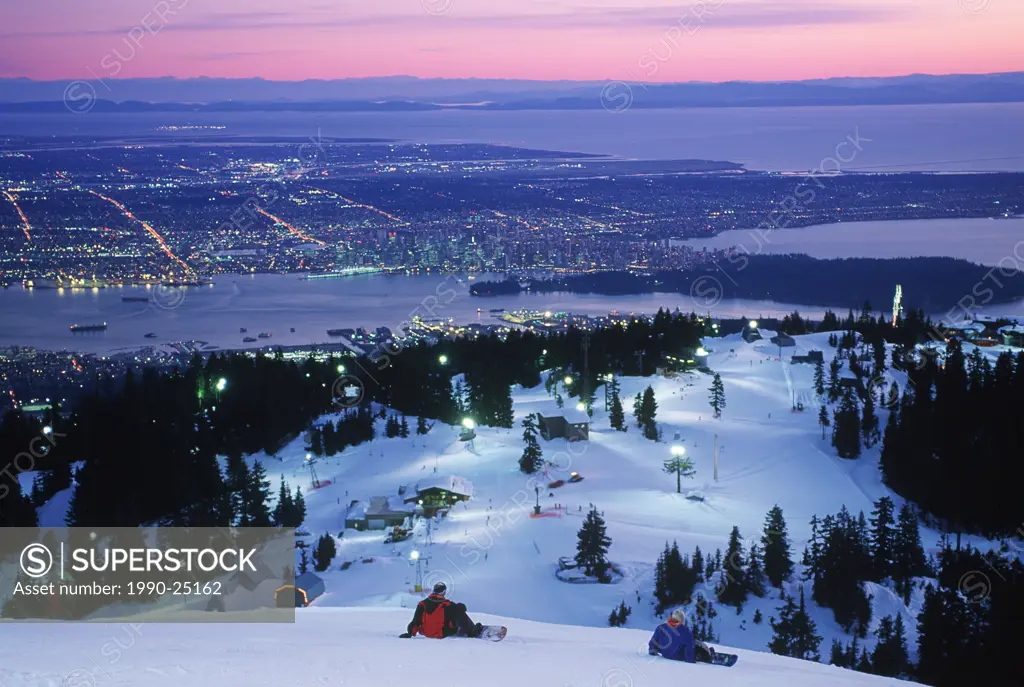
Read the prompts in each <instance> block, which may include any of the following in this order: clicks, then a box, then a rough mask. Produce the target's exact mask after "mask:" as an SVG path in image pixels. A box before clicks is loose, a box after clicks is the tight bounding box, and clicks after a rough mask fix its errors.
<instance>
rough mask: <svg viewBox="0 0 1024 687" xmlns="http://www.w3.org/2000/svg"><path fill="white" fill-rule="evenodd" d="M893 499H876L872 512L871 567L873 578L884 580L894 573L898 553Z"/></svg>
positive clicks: (885, 497)
mask: <svg viewBox="0 0 1024 687" xmlns="http://www.w3.org/2000/svg"><path fill="white" fill-rule="evenodd" d="M893 509H894V506H893V503H892V499H890V498H889V497H888V496H883V497H882V498H880V499H878V500H877V501H875V510H874V511H872V513H871V568H872V572H873V575H872V579H874V580H876V581H881V580H884V579H885V578H887V577H889V576H891V575H892V566H893V560H894V559H895V555H896V523H895V517H894V516H895V513H894V512H893Z"/></svg>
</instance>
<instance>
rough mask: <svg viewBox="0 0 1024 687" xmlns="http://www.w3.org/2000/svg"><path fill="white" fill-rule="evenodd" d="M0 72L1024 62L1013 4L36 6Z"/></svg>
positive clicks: (524, 70)
mask: <svg viewBox="0 0 1024 687" xmlns="http://www.w3.org/2000/svg"><path fill="white" fill-rule="evenodd" d="M0 26H2V27H3V29H2V41H0V46H2V47H0V77H30V78H33V79H80V78H100V79H108V78H133V77H157V76H175V77H194V76H218V77H254V76H258V77H263V78H266V79H274V80H300V79H335V78H345V77H365V76H384V75H396V74H403V75H413V76H419V77H447V78H462V77H481V78H524V79H544V80H556V79H576V80H590V79H593V80H601V79H632V80H649V81H689V80H696V81H724V80H734V79H741V80H789V79H807V78H818V77H830V76H887V75H900V74H910V73H932V74H939V73H982V72H1000V71H1014V70H1022V69H1024V48H1022V47H1021V42H1020V38H1019V36H1020V30H1021V28H1022V27H1024V3H1019V2H1016V1H1014V0H886V1H885V2H881V1H876V0H703V1H701V0H692V1H690V0H684V1H683V2H674V1H669V0H591V1H589V2H586V3H578V2H575V3H574V2H570V1H569V0H516V1H515V2H513V1H512V0H389V1H388V2H377V3H366V2H361V3H357V2H351V1H341V2H332V3H325V2H323V1H322V0H292V1H291V2H288V3H282V2H279V1H277V2H275V1H273V0H244V1H243V0H219V1H218V2H215V3H214V2H211V1H210V0H159V1H155V0H106V1H105V2H102V3H97V2H68V1H67V0H37V1H35V2H31V3H4V4H3V7H2V8H0Z"/></svg>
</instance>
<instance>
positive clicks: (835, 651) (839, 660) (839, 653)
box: [828, 639, 847, 668]
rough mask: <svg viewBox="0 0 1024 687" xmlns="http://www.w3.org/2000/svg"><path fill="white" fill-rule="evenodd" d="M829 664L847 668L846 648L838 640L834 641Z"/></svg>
mask: <svg viewBox="0 0 1024 687" xmlns="http://www.w3.org/2000/svg"><path fill="white" fill-rule="evenodd" d="M828 662H829V663H830V664H831V665H834V666H839V667H840V668H846V667H847V663H846V648H845V647H844V646H843V644H842V642H840V641H839V640H838V639H833V640H832V650H831V651H830V652H829V658H828Z"/></svg>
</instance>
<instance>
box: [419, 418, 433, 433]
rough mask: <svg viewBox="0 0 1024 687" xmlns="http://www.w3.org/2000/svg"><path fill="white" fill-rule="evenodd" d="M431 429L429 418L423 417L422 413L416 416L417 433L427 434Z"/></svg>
mask: <svg viewBox="0 0 1024 687" xmlns="http://www.w3.org/2000/svg"><path fill="white" fill-rule="evenodd" d="M429 431H430V430H429V429H428V428H427V418H425V417H423V416H422V415H420V416H419V417H417V418H416V433H417V434H426V433H427V432H429Z"/></svg>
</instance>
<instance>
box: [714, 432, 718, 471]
mask: <svg viewBox="0 0 1024 687" xmlns="http://www.w3.org/2000/svg"><path fill="white" fill-rule="evenodd" d="M715 481H716V482H717V481H718V435H717V434H716V435H715Z"/></svg>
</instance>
